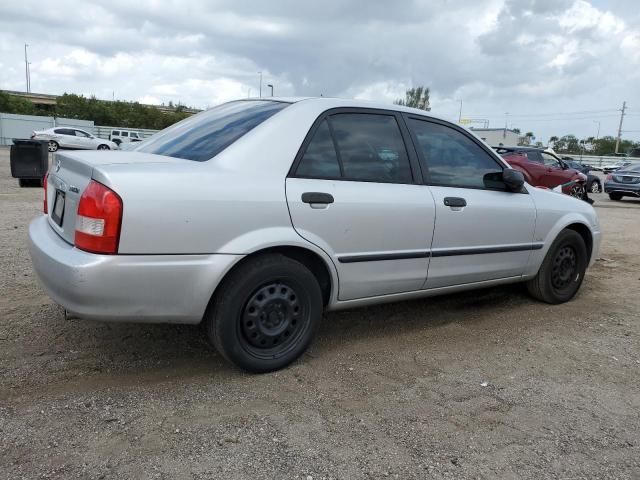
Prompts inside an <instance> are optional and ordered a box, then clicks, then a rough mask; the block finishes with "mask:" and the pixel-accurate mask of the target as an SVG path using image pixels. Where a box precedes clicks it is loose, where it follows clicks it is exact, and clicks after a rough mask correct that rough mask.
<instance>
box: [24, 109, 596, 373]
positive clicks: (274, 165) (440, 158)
mask: <svg viewBox="0 0 640 480" xmlns="http://www.w3.org/2000/svg"><path fill="white" fill-rule="evenodd" d="M44 205H45V206H44V210H45V214H44V215H42V216H40V217H39V218H36V219H35V220H34V221H33V222H32V223H31V225H30V227H29V248H30V253H31V257H32V259H33V265H34V268H35V271H36V272H37V275H38V277H39V278H40V280H41V282H42V284H43V285H44V288H45V289H46V291H47V292H48V293H49V295H50V296H51V297H52V298H53V299H54V300H55V301H56V302H58V303H59V304H61V305H63V306H64V307H65V308H66V310H67V311H68V312H70V314H72V315H75V316H76V317H78V318H89V319H99V320H110V321H140V322H174V323H191V324H197V323H200V322H204V324H205V326H206V331H207V334H208V336H209V338H210V340H211V341H212V343H213V344H214V345H215V346H216V347H217V349H218V350H219V351H220V352H221V353H222V355H224V356H225V357H226V358H227V359H229V360H230V361H232V362H234V363H235V364H236V365H238V366H240V367H242V368H243V369H246V370H249V371H253V372H265V371H270V370H274V369H278V368H282V367H284V366H286V365H287V364H289V363H290V362H292V361H293V360H295V359H296V358H297V357H299V356H300V355H301V354H302V353H303V352H304V351H305V349H306V348H307V347H308V345H309V344H310V342H311V340H312V338H313V336H314V333H315V332H316V330H317V328H318V325H319V323H320V320H321V318H322V315H323V311H324V310H338V309H344V308H353V307H359V306H368V305H373V304H377V303H382V302H390V301H396V300H406V299H411V298H419V297H428V296H431V295H438V294H443V293H448V292H455V291H462V290H470V289H474V288H481V287H488V286H492V285H502V284H506V283H512V282H526V284H527V286H528V289H529V292H530V293H531V294H532V295H533V296H534V297H535V298H537V299H539V300H541V301H544V302H548V303H551V304H557V303H562V302H566V301H568V300H570V299H571V298H572V297H573V296H574V295H575V294H576V292H577V291H578V289H579V287H580V285H581V284H582V281H583V279H584V275H585V270H586V268H587V266H588V265H590V264H591V263H593V261H594V259H595V258H596V257H597V253H598V248H599V244H600V227H599V225H598V219H597V216H596V213H595V211H594V209H593V208H592V207H591V206H590V205H588V204H586V203H584V202H581V201H578V200H576V199H574V198H571V197H568V196H566V195H560V194H558V193H556V192H551V191H548V190H542V189H538V188H532V187H531V186H530V185H528V184H526V183H525V182H524V177H523V174H522V173H520V172H518V171H516V170H513V169H511V168H510V167H509V165H508V164H507V163H506V162H505V161H504V160H503V159H502V158H501V157H500V156H499V155H497V154H496V153H495V152H494V151H493V150H491V149H490V148H489V147H487V146H486V145H485V144H484V143H483V142H482V141H481V140H479V139H478V138H477V137H476V136H475V135H473V134H472V133H471V132H470V131H468V130H465V129H463V128H462V127H460V126H458V125H456V124H453V123H450V122H448V121H445V120H442V119H439V118H437V117H435V116H433V115H431V114H430V113H428V112H424V111H422V110H416V109H412V108H407V107H402V106H398V105H387V104H381V105H376V104H371V103H368V102H360V101H355V100H353V101H352V100H340V99H329V98H315V99H303V100H298V101H295V100H294V101H292V100H286V101H285V100H279V99H271V98H270V99H260V100H258V99H250V100H241V101H235V102H229V103H226V104H223V105H220V106H218V107H215V108H213V109H211V110H208V111H205V112H202V113H200V114H197V115H194V116H192V117H189V118H187V119H185V120H183V121H181V122H179V123H177V124H175V125H173V126H171V127H169V128H167V129H165V130H163V131H162V132H159V133H157V134H156V135H154V136H153V137H151V138H149V139H147V140H146V141H145V142H143V143H141V144H140V145H139V146H138V147H137V148H136V149H135V150H134V151H124V152H122V151H119V152H111V153H107V154H104V155H103V154H97V153H90V152H69V153H66V152H65V153H61V154H58V155H57V161H56V163H55V164H54V165H53V166H52V168H51V169H50V171H49V174H48V177H47V181H46V190H45V204H44Z"/></svg>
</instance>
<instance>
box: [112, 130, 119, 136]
mask: <svg viewBox="0 0 640 480" xmlns="http://www.w3.org/2000/svg"><path fill="white" fill-rule="evenodd" d="M111 135H120V132H119V131H118V130H113V131H112V132H111Z"/></svg>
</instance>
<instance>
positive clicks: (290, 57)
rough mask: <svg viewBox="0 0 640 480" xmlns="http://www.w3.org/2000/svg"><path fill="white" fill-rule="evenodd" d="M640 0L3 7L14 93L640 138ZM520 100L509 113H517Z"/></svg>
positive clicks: (542, 136)
mask: <svg viewBox="0 0 640 480" xmlns="http://www.w3.org/2000/svg"><path fill="white" fill-rule="evenodd" d="M638 7H639V5H638V0H590V1H584V0H413V1H409V0H406V1H404V0H400V1H395V2H391V1H386V0H361V1H356V0H352V1H349V0H322V1H315V0H314V1H304V0H269V1H259V0H254V1H246V0H217V1H213V0H210V1H206V0H201V1H195V0H193V1H187V0H135V1H130V0H127V1H125V0H108V1H99V0H98V1H95V0H94V1H92V2H80V1H70V0H56V2H53V3H51V2H44V1H41V2H36V1H29V0H21V1H14V2H8V1H5V2H2V3H1V4H0V89H9V90H24V89H25V71H24V44H25V43H28V44H29V45H30V48H29V56H30V59H29V60H30V62H31V90H32V91H34V92H43V93H53V94H61V93H64V92H73V93H82V94H85V95H95V96H97V97H98V98H104V99H110V98H112V96H114V95H115V98H117V99H123V100H137V101H140V102H145V103H162V102H164V103H167V102H169V101H173V102H174V103H177V102H181V103H183V104H187V105H190V106H194V107H199V108H205V107H208V106H214V105H216V104H218V103H221V102H224V101H226V100H229V99H234V98H239V97H247V95H251V96H257V95H258V91H259V75H258V72H260V71H261V72H263V95H266V94H267V93H268V92H269V89H268V88H267V87H266V84H269V83H271V84H273V85H274V86H275V93H276V95H286V96H290V95H295V96H298V95H302V96H315V95H320V94H323V95H325V96H337V97H356V98H362V99H370V100H376V101H383V102H392V101H393V100H394V99H395V98H398V97H400V96H402V95H403V92H404V91H405V90H406V89H407V88H408V87H411V86H416V85H426V86H429V87H430V88H431V92H432V99H431V103H432V106H433V111H434V112H436V113H438V114H441V115H444V116H446V117H448V118H451V119H454V120H457V119H458V115H459V108H460V101H461V100H462V116H463V117H464V118H474V119H486V120H489V122H490V126H492V127H503V126H504V125H505V121H506V122H508V125H509V127H518V128H520V129H521V130H522V131H523V133H524V132H525V131H533V132H534V133H535V134H536V137H537V138H538V139H539V140H542V141H545V142H546V141H547V140H548V138H549V136H550V135H563V134H568V133H573V134H576V135H578V136H580V137H587V136H595V135H596V133H597V129H598V122H600V135H601V136H603V135H615V133H616V130H617V127H618V121H619V114H620V112H619V109H620V108H621V106H622V102H623V101H624V100H626V101H627V104H628V107H629V108H628V116H627V117H626V118H625V123H624V126H623V130H625V134H624V136H625V137H628V138H633V139H635V140H640V8H638ZM507 112H508V115H505V113H507Z"/></svg>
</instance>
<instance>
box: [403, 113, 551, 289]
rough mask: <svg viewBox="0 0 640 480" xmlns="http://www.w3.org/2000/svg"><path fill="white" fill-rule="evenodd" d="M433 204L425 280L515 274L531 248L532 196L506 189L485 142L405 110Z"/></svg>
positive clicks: (455, 281) (438, 283)
mask: <svg viewBox="0 0 640 480" xmlns="http://www.w3.org/2000/svg"><path fill="white" fill-rule="evenodd" d="M407 125H408V127H409V130H410V131H411V133H412V136H413V139H414V143H415V145H416V148H417V150H418V154H419V156H420V161H421V162H422V164H423V167H424V170H425V172H427V174H426V176H427V178H426V179H425V180H426V182H427V183H429V185H431V186H430V189H431V192H432V194H433V198H434V201H435V208H436V224H435V230H434V236H433V242H432V244H431V262H430V265H429V273H428V277H427V280H426V283H425V288H438V287H446V286H453V285H462V284H467V283H474V282H481V281H486V280H496V279H502V278H513V277H519V276H521V275H522V273H523V271H524V268H525V266H526V265H527V262H528V259H529V255H530V253H531V250H532V249H537V248H541V245H538V244H534V243H533V232H534V227H535V219H536V211H535V206H534V203H533V201H532V200H531V197H530V196H529V195H528V193H526V190H523V191H522V193H513V192H509V191H507V189H506V186H505V185H504V184H503V183H502V181H501V176H502V170H503V169H504V168H505V167H504V166H503V164H502V163H501V162H499V161H498V160H497V159H496V158H495V156H494V154H493V153H492V152H490V151H489V149H488V148H487V147H485V146H483V145H482V144H481V143H480V142H479V140H477V139H475V138H473V136H472V135H470V134H469V133H467V132H465V131H464V130H462V129H458V128H455V127H453V126H451V125H449V124H447V123H445V122H439V121H435V120H434V121H427V120H424V119H423V118H421V117H418V116H415V117H414V116H407Z"/></svg>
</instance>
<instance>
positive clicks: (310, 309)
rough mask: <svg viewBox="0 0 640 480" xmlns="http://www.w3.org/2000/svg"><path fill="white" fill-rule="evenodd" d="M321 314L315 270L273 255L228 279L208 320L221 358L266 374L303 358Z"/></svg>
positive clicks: (209, 332)
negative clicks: (313, 271)
mask: <svg viewBox="0 0 640 480" xmlns="http://www.w3.org/2000/svg"><path fill="white" fill-rule="evenodd" d="M322 311H323V303H322V292H321V290H320V286H319V285H318V281H317V279H316V278H315V276H314V275H313V274H312V273H311V271H310V270H309V269H308V268H307V267H305V266H304V265H303V264H301V263H299V262H297V261H295V260H292V259H290V258H288V257H285V256H284V255H279V254H269V255H263V256H259V257H256V258H255V259H251V260H248V261H247V262H246V263H244V264H243V265H240V266H239V267H238V268H237V269H235V270H234V271H232V272H231V273H230V274H229V276H228V277H227V278H225V279H224V281H223V283H222V284H221V285H220V287H219V288H218V290H217V291H216V293H215V295H214V297H213V299H212V301H211V304H210V306H209V308H208V309H207V313H206V314H205V319H204V320H205V322H206V330H207V335H208V337H209V339H210V340H211V343H213V345H214V346H215V348H216V349H217V350H218V351H219V352H220V353H221V354H222V356H224V357H225V358H226V359H227V360H229V361H230V362H232V363H234V364H235V365H237V366H238V367H240V368H242V369H244V370H247V371H249V372H254V373H263V372H270V371H273V370H278V369H280V368H283V367H286V366H287V365H289V364H290V363H291V362H293V361H294V360H296V359H297V358H298V357H299V356H300V355H302V353H303V352H304V351H305V350H306V349H307V347H308V346H309V344H310V343H311V340H312V339H313V337H314V335H315V333H316V331H317V328H318V326H319V324H320V320H321V318H322Z"/></svg>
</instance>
